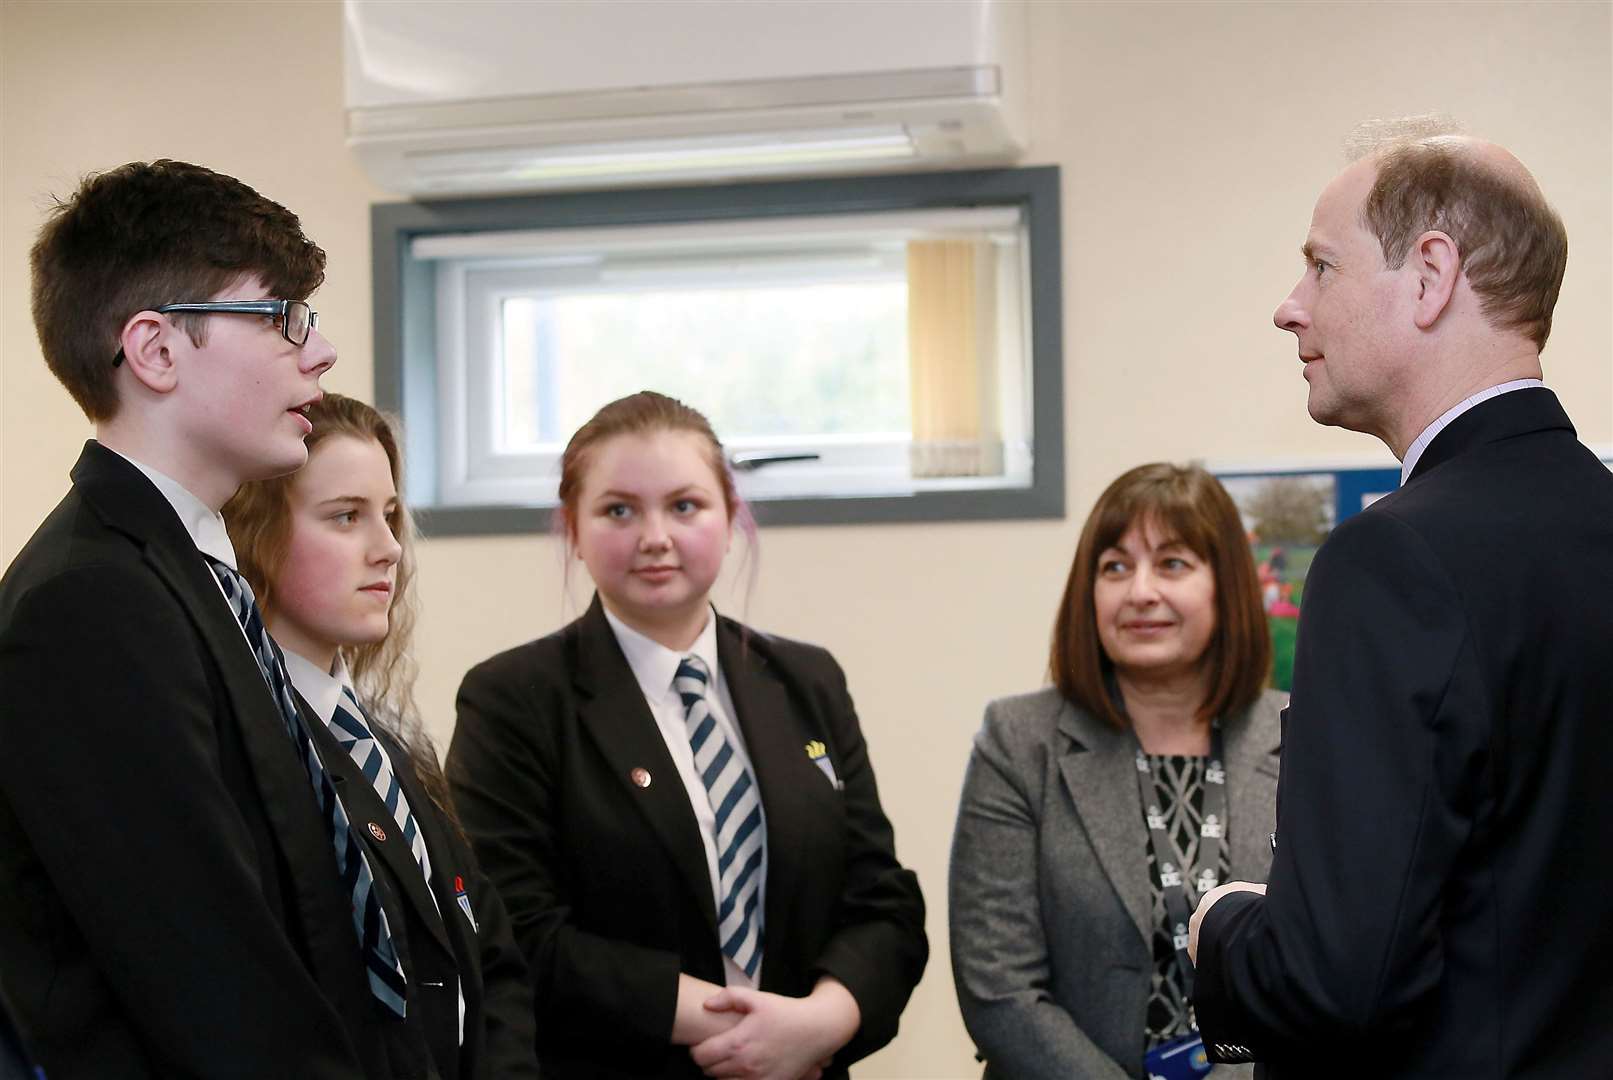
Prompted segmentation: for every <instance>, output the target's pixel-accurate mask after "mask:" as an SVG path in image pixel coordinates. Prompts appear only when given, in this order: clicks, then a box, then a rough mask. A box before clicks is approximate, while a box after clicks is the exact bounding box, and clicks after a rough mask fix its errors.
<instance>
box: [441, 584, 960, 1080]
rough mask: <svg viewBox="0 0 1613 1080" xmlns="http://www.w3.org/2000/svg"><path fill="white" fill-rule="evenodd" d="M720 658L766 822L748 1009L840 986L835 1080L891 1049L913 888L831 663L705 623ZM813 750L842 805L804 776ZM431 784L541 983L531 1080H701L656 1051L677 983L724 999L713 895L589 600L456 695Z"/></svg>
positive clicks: (810, 650) (915, 912) (625, 672)
mask: <svg viewBox="0 0 1613 1080" xmlns="http://www.w3.org/2000/svg"><path fill="white" fill-rule="evenodd" d="M717 652H718V658H719V662H720V663H721V665H722V671H723V675H724V677H725V678H726V680H727V683H728V688H729V691H730V692H731V695H732V697H733V702H734V711H735V713H736V716H735V720H736V722H737V723H738V725H739V728H740V730H741V731H742V732H743V735H744V739H745V746H746V749H747V750H748V752H749V754H750V759H751V765H752V767H753V770H754V772H755V776H756V783H757V785H758V788H759V790H760V794H761V799H762V804H763V807H764V809H765V813H766V817H767V899H766V902H765V908H764V910H765V924H764V934H765V940H764V946H763V959H762V982H761V989H763V990H767V991H772V992H775V993H779V994H786V995H791V996H801V995H805V994H807V993H809V992H810V991H811V990H812V987H813V984H814V983H815V982H816V980H817V978H818V976H819V975H822V974H828V975H832V976H834V977H835V978H837V979H839V980H840V981H841V982H842V983H844V984H845V986H846V988H847V989H848V990H850V991H851V994H852V996H853V997H854V998H855V999H856V1001H857V1004H858V1007H859V1008H860V1009H861V1012H862V1027H861V1029H860V1030H859V1031H858V1033H857V1034H856V1036H854V1037H853V1039H852V1041H851V1042H850V1043H849V1044H847V1046H846V1047H845V1048H843V1049H842V1050H841V1051H840V1053H839V1054H837V1055H836V1056H835V1060H834V1063H833V1065H832V1067H831V1069H830V1070H828V1071H829V1072H831V1073H833V1074H836V1075H844V1074H845V1071H846V1066H847V1064H849V1063H850V1062H852V1061H855V1060H857V1059H858V1058H861V1057H863V1056H864V1055H866V1054H868V1053H870V1052H872V1051H874V1050H876V1049H878V1048H879V1047H881V1046H883V1045H885V1044H886V1043H887V1042H889V1041H890V1040H891V1038H892V1037H893V1036H894V1035H895V1034H896V1026H897V1018H898V1017H899V1016H900V1015H901V1011H902V1008H903V1007H904V1006H905V1005H906V1003H907V999H908V996H909V994H910V993H911V992H912V990H913V987H914V985H915V984H917V982H918V980H919V975H920V974H921V973H922V972H923V970H924V963H925V960H926V958H927V955H928V945H927V943H926V940H925V936H924V901H923V898H922V896H921V895H920V893H919V887H918V880H917V879H916V878H915V877H914V875H913V873H912V872H911V871H909V870H905V869H903V868H902V866H901V864H899V863H898V862H897V861H896V854H895V850H894V846H893V838H892V834H891V826H890V822H889V821H887V820H886V818H885V814H884V811H883V810H881V808H880V805H879V795H878V792H877V790H876V788H875V784H874V773H873V769H872V767H871V765H870V764H869V760H868V752H867V748H866V746H865V744H864V742H863V736H862V732H861V730H860V728H859V727H858V724H857V717H856V713H855V712H854V711H853V709H852V705H851V698H850V696H849V694H848V693H847V691H846V683H845V677H844V675H843V674H842V673H841V671H840V668H839V666H838V665H837V664H836V663H835V662H834V659H833V658H832V657H831V656H830V655H829V654H828V653H827V652H825V651H824V650H822V649H819V648H816V647H814V646H810V645H803V644H800V643H797V642H792V641H787V640H784V639H782V638H776V637H770V636H766V635H763V634H757V633H754V632H746V631H744V630H743V628H742V627H740V625H739V624H738V623H736V622H734V621H732V620H731V619H719V623H718V628H717ZM814 740H816V741H820V742H822V743H824V744H825V745H826V746H827V747H828V755H829V760H830V762H831V763H832V765H833V768H834V771H835V773H836V774H837V776H838V777H839V779H840V780H841V781H842V783H843V784H844V790H837V788H836V787H835V785H834V784H832V783H831V782H830V780H829V779H828V778H827V777H826V776H825V775H824V773H823V772H821V771H820V770H819V768H818V767H817V766H816V765H814V764H813V762H812V761H811V760H810V759H809V757H808V756H807V750H806V745H807V743H809V742H812V741H814ZM635 770H645V771H647V772H648V774H649V775H648V783H647V784H645V785H644V786H640V785H639V784H637V783H635V782H634V780H633V776H634V773H635ZM639 775H640V779H644V777H643V775H642V774H639ZM448 776H449V781H450V783H451V785H452V788H453V792H454V801H455V804H456V806H457V807H458V809H459V812H460V816H461V820H462V821H463V822H464V824H465V828H466V831H467V832H468V833H469V834H470V837H471V839H472V841H473V842H474V844H475V846H476V850H477V855H478V857H479V858H480V859H481V861H482V865H483V867H484V868H485V869H486V870H487V873H488V875H489V876H490V877H491V878H492V879H493V882H494V884H495V885H496V886H497V887H498V889H499V891H500V892H501V893H502V894H503V896H504V900H505V903H506V905H507V906H508V907H509V910H510V917H511V919H512V921H513V922H514V925H515V937H516V940H517V942H519V943H520V945H521V948H522V951H523V952H524V953H525V954H526V958H527V962H528V965H529V966H530V967H531V969H532V972H533V977H534V979H535V980H536V988H537V995H536V996H537V1011H538V1040H539V1043H538V1045H539V1056H540V1059H541V1062H542V1065H543V1067H544V1070H545V1073H546V1074H548V1075H550V1076H562V1077H563V1076H590V1077H596V1076H597V1077H604V1076H611V1077H645V1076H657V1077H691V1078H692V1077H698V1076H701V1075H702V1074H701V1072H700V1070H699V1069H698V1068H697V1067H696V1066H695V1065H694V1063H693V1061H692V1060H691V1059H690V1057H689V1052H688V1049H687V1048H686V1047H679V1046H673V1045H671V1044H670V1042H669V1040H670V1038H671V1031H672V1018H673V1011H674V1006H675V1001H676V991H677V977H678V973H679V972H680V971H682V972H687V973H689V974H690V975H694V976H696V977H698V978H702V979H707V980H710V981H711V982H714V983H718V984H721V983H722V982H723V981H724V975H723V964H722V953H721V951H720V949H719V946H718V943H717V920H716V910H715V903H714V901H713V899H712V893H711V879H710V877H709V872H708V870H707V865H706V858H705V853H704V849H703V847H702V844H701V839H700V832H699V826H698V825H697V824H696V822H695V817H694V812H693V810H692V809H691V808H690V805H689V797H688V794H687V791H686V789H685V788H684V786H683V784H682V782H681V781H680V780H679V778H678V772H677V769H676V767H675V766H674V765H673V762H672V758H671V756H670V755H669V754H668V753H667V750H666V744H665V742H664V741H663V740H662V738H661V734H660V732H659V730H658V729H657V728H656V725H655V721H654V719H653V718H652V716H651V714H650V710H649V707H648V705H647V704H646V703H645V701H644V695H643V693H642V692H641V691H640V689H639V685H638V682H637V681H636V680H635V679H634V677H633V673H632V670H631V669H630V668H629V666H628V663H627V660H626V659H625V658H624V657H623V655H622V652H621V649H620V647H619V646H618V645H617V643H616V638H615V635H614V634H613V633H612V632H611V629H610V624H609V623H608V622H607V621H606V619H605V614H604V609H603V608H602V607H601V606H600V602H599V600H598V599H597V598H596V599H595V600H594V602H593V605H592V606H591V607H590V608H589V609H588V611H587V613H586V614H585V615H583V617H582V618H581V619H578V620H577V621H575V622H573V623H571V624H570V625H568V626H566V627H565V628H564V629H562V630H560V631H559V632H557V633H555V634H552V635H550V636H548V637H546V638H542V639H540V640H538V641H533V642H530V643H528V644H526V645H522V646H520V647H519V648H516V649H512V650H510V651H508V652H505V653H501V654H500V655H498V656H495V657H493V658H492V659H491V660H488V661H486V662H485V663H483V664H480V665H478V666H477V667H476V668H474V669H472V670H471V672H470V673H469V674H468V675H466V676H465V681H464V683H463V685H461V687H460V690H459V718H458V725H457V727H456V729H455V731H454V738H453V743H452V746H451V747H450V749H449V752H448Z"/></svg>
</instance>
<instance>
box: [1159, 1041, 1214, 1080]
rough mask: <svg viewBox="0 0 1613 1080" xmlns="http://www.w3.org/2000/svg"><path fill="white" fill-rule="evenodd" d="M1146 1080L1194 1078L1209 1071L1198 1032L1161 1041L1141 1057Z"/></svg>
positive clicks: (1208, 1059) (1206, 1057)
mask: <svg viewBox="0 0 1613 1080" xmlns="http://www.w3.org/2000/svg"><path fill="white" fill-rule="evenodd" d="M1143 1070H1144V1071H1145V1072H1146V1073H1147V1074H1148V1080H1196V1078H1197V1077H1200V1076H1208V1075H1209V1073H1210V1058H1209V1055H1208V1054H1206V1053H1205V1052H1204V1040H1203V1039H1202V1038H1201V1037H1200V1036H1199V1033H1198V1032H1196V1031H1195V1032H1192V1033H1191V1034H1188V1035H1182V1036H1180V1037H1178V1038H1175V1039H1172V1040H1170V1041H1169V1042H1162V1043H1160V1044H1159V1045H1158V1046H1156V1047H1154V1048H1153V1049H1152V1050H1150V1051H1148V1055H1147V1056H1146V1057H1145V1058H1143Z"/></svg>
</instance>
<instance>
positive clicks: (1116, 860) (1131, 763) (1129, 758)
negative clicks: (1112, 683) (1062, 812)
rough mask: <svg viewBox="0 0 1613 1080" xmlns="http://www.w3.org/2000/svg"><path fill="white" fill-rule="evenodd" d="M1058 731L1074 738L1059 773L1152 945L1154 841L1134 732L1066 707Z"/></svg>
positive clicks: (1110, 874) (1111, 877)
mask: <svg viewBox="0 0 1613 1080" xmlns="http://www.w3.org/2000/svg"><path fill="white" fill-rule="evenodd" d="M1058 727H1059V730H1060V731H1061V732H1063V733H1064V734H1065V735H1067V736H1069V738H1070V745H1069V746H1068V747H1067V748H1066V749H1065V751H1064V754H1063V755H1062V756H1061V757H1060V758H1059V773H1060V774H1061V775H1062V776H1063V778H1064V785H1065V787H1066V789H1067V790H1068V791H1069V793H1070V799H1071V800H1072V801H1073V802H1074V803H1075V810H1076V814H1077V816H1078V817H1079V818H1080V819H1081V825H1082V827H1083V828H1084V829H1085V830H1086V833H1087V838H1088V839H1089V840H1090V841H1091V843H1092V850H1093V851H1094V852H1095V853H1096V854H1097V857H1098V864H1099V865H1100V866H1101V867H1102V868H1103V872H1104V873H1105V874H1106V875H1107V876H1108V878H1109V882H1110V884H1112V885H1113V886H1114V890H1115V893H1116V894H1117V895H1118V896H1119V897H1120V902H1121V904H1122V905H1123V906H1124V907H1125V909H1126V913H1127V914H1128V915H1130V916H1131V921H1132V923H1133V924H1134V925H1135V926H1136V927H1137V933H1139V934H1140V935H1142V939H1143V941H1144V942H1145V943H1147V942H1149V941H1151V940H1152V938H1151V933H1152V931H1151V928H1150V924H1151V921H1152V915H1153V912H1152V910H1151V901H1150V897H1149V885H1148V858H1147V854H1146V848H1147V844H1148V836H1147V833H1146V832H1145V831H1144V824H1143V807H1142V801H1141V799H1140V797H1139V796H1138V794H1137V775H1136V774H1137V768H1136V765H1135V759H1136V753H1137V748H1136V742H1135V740H1133V739H1132V738H1131V736H1130V734H1129V733H1128V732H1124V731H1116V730H1114V729H1112V728H1109V727H1107V726H1105V725H1104V724H1103V723H1102V722H1101V721H1098V720H1096V719H1093V718H1092V717H1089V716H1087V715H1086V714H1085V713H1081V712H1077V711H1076V710H1075V709H1074V708H1073V707H1072V706H1070V705H1065V706H1064V708H1063V711H1062V712H1061V713H1060V714H1059V721H1058Z"/></svg>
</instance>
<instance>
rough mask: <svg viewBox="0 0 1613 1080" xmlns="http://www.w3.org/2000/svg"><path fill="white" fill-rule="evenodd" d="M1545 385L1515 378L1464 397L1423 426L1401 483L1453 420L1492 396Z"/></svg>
mask: <svg viewBox="0 0 1613 1080" xmlns="http://www.w3.org/2000/svg"><path fill="white" fill-rule="evenodd" d="M1545 385H1546V384H1545V383H1543V382H1541V381H1540V380H1539V379H1513V380H1512V381H1511V382H1504V383H1501V384H1500V385H1498V386H1492V387H1489V388H1488V389H1485V390H1480V391H1479V392H1478V393H1476V394H1474V395H1473V396H1472V397H1468V398H1463V399H1462V400H1461V401H1458V402H1457V403H1456V404H1455V405H1452V406H1451V407H1450V408H1449V409H1446V410H1445V411H1444V412H1443V413H1441V414H1440V417H1439V419H1437V420H1435V421H1434V422H1433V423H1432V424H1429V425H1428V426H1427V427H1425V428H1423V433H1422V434H1421V435H1419V436H1417V438H1416V439H1415V440H1414V441H1413V442H1412V444H1411V446H1409V447H1407V448H1406V457H1405V459H1404V460H1403V461H1401V463H1400V483H1401V485H1402V486H1404V485H1405V483H1406V481H1407V480H1409V479H1411V471H1412V470H1413V469H1415V468H1416V467H1417V462H1418V461H1420V460H1421V459H1422V456H1423V451H1424V450H1427V449H1428V444H1429V443H1431V442H1433V441H1434V436H1436V435H1438V434H1439V433H1440V432H1442V431H1444V430H1445V429H1446V428H1448V427H1450V426H1451V421H1452V420H1455V419H1456V418H1457V417H1458V416H1461V415H1462V414H1463V413H1465V412H1467V410H1469V409H1471V408H1472V407H1473V406H1475V405H1478V404H1480V403H1482V402H1486V401H1489V400H1490V399H1491V398H1494V397H1500V396H1501V395H1502V394H1510V393H1512V391H1514V390H1527V389H1529V388H1530V387H1532V386H1545Z"/></svg>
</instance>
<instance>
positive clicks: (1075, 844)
mask: <svg viewBox="0 0 1613 1080" xmlns="http://www.w3.org/2000/svg"><path fill="white" fill-rule="evenodd" d="M1286 698H1287V696H1286V695H1285V694H1281V693H1278V692H1276V691H1270V690H1268V691H1266V692H1265V693H1264V694H1263V695H1262V696H1261V697H1260V698H1259V699H1258V700H1257V701H1256V702H1255V704H1254V706H1253V707H1252V708H1250V709H1249V711H1248V712H1247V713H1245V714H1244V715H1242V716H1237V717H1234V718H1232V719H1230V720H1228V721H1226V722H1225V723H1224V725H1223V728H1222V730H1223V733H1224V737H1225V740H1226V756H1227V761H1226V766H1227V796H1228V799H1229V800H1230V803H1229V806H1228V818H1229V820H1228V823H1227V826H1228V842H1229V856H1230V859H1231V863H1232V877H1233V879H1234V880H1247V881H1264V880H1265V878H1266V873H1267V871H1268V870H1269V869H1270V866H1271V845H1270V834H1271V831H1272V829H1273V828H1274V827H1275V826H1274V824H1273V822H1274V819H1275V813H1274V801H1275V799H1276V793H1277V766H1278V750H1279V743H1280V735H1279V726H1278V718H1277V717H1278V712H1279V711H1280V710H1281V709H1282V707H1283V705H1284V704H1285V702H1286ZM1135 752H1136V751H1135V743H1134V742H1133V741H1132V737H1131V734H1130V733H1129V732H1125V731H1117V730H1115V729H1114V728H1111V727H1109V726H1108V725H1107V724H1105V723H1103V722H1102V721H1101V720H1098V719H1096V718H1094V717H1092V716H1089V715H1087V714H1086V713H1085V712H1084V711H1082V710H1080V709H1078V708H1076V707H1075V706H1073V705H1071V704H1070V703H1069V702H1068V701H1066V700H1065V699H1064V698H1062V697H1061V696H1060V695H1059V693H1058V691H1056V690H1054V689H1052V688H1048V689H1044V690H1038V691H1036V692H1035V693H1030V694H1021V695H1019V696H1016V697H1008V698H1003V699H1001V700H999V701H994V702H992V703H991V704H990V705H988V706H987V707H986V718H985V722H984V724H983V725H982V726H981V729H980V733H979V734H978V735H977V736H976V737H975V745H974V753H973V754H972V755H971V757H970V759H969V768H968V772H967V773H966V774H965V777H964V781H963V798H962V801H961V803H960V805H959V808H958V824H957V831H956V832H955V833H954V835H953V840H952V864H951V872H950V877H949V901H950V903H949V908H950V915H949V921H950V925H951V947H952V977H953V981H954V982H955V984H956V986H957V991H958V1004H959V1006H960V1007H961V1008H962V1010H963V1021H964V1024H965V1025H966V1026H967V1027H968V1029H969V1035H970V1037H971V1038H973V1039H974V1041H975V1045H976V1046H977V1047H978V1048H979V1050H980V1054H981V1056H982V1057H983V1058H984V1059H985V1061H986V1071H985V1075H986V1077H987V1078H988V1080H1040V1078H1043V1077H1045V1078H1048V1080H1054V1078H1057V1080H1073V1078H1076V1077H1096V1078H1102V1080H1124V1078H1126V1077H1134V1078H1141V1077H1142V1075H1143V1068H1142V1066H1143V1043H1144V1037H1145V1031H1144V1029H1145V1027H1146V1024H1147V1019H1146V1013H1147V1007H1148V989H1149V981H1150V977H1151V973H1152V971H1153V966H1154V964H1153V947H1152V935H1153V926H1152V904H1151V898H1150V894H1149V880H1148V834H1147V829H1146V827H1145V825H1144V823H1143V808H1142V804H1141V802H1140V800H1139V798H1138V794H1137V781H1136V778H1135V776H1134V772H1133V765H1132V758H1133V757H1134V755H1135ZM1247 1075H1249V1067H1248V1066H1236V1067H1232V1066H1219V1067H1217V1069H1216V1071H1215V1076H1216V1077H1217V1078H1221V1077H1238V1076H1247Z"/></svg>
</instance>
